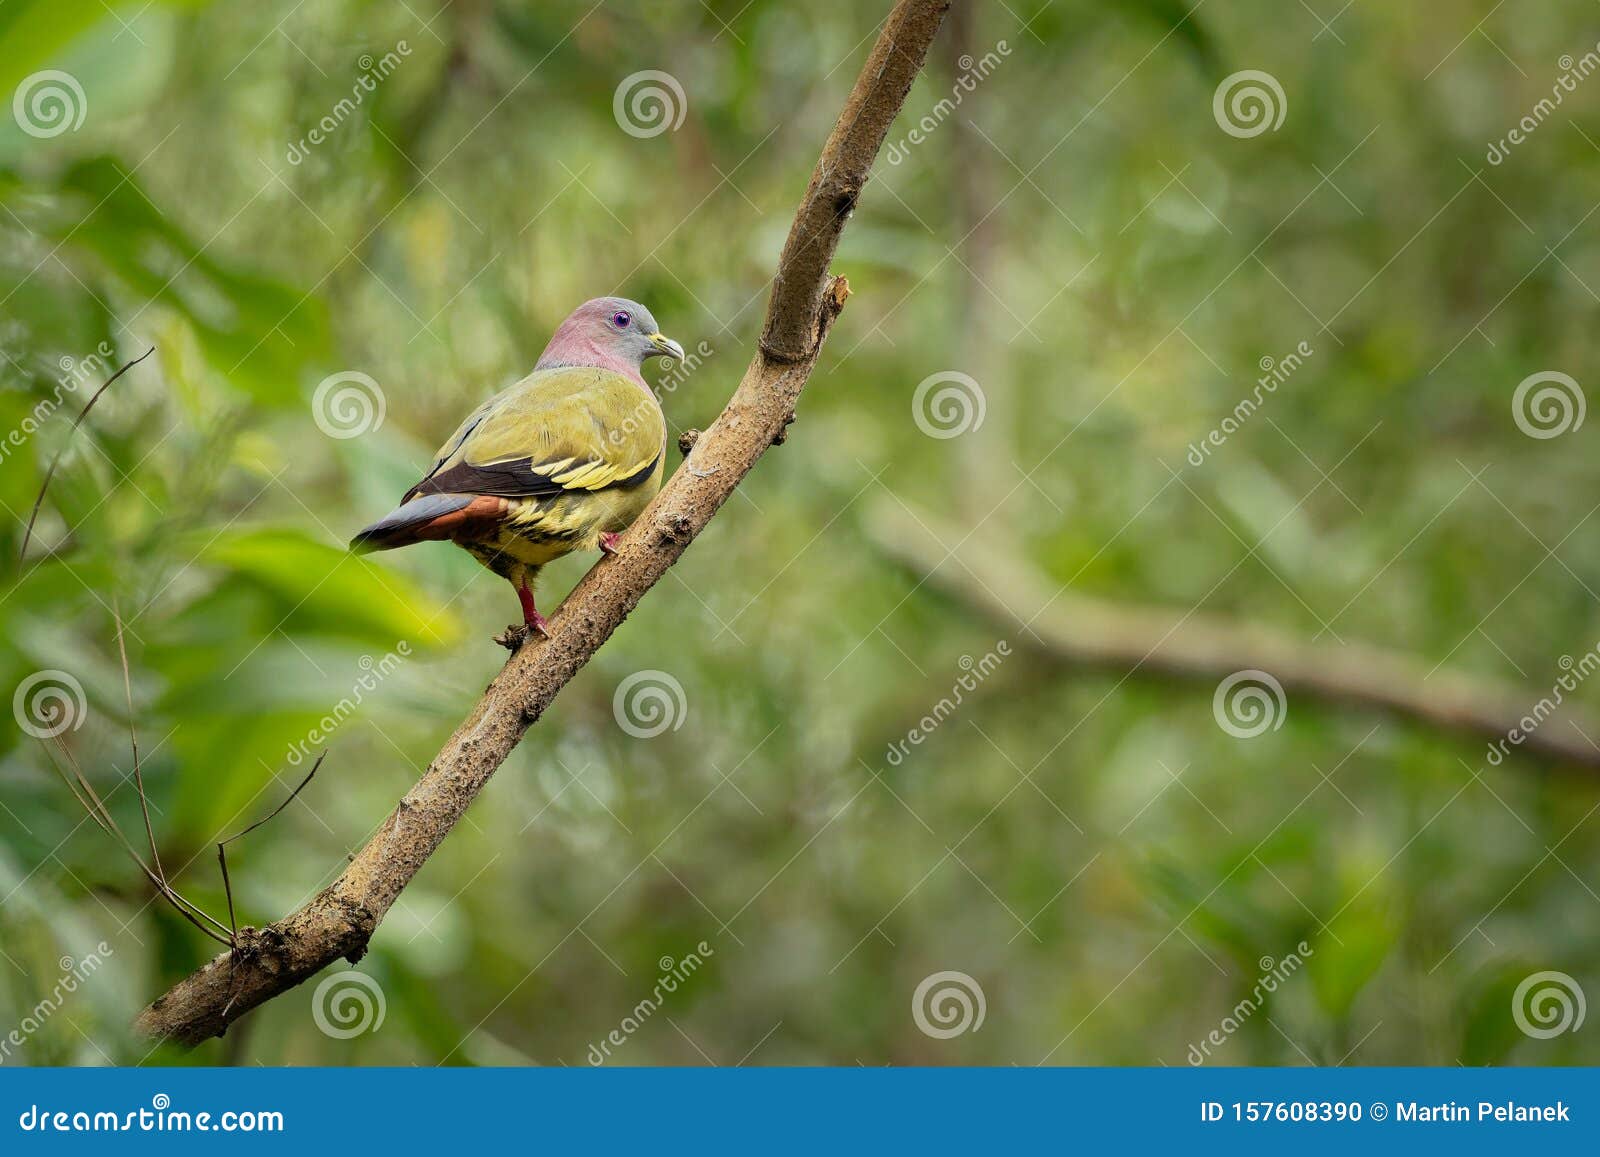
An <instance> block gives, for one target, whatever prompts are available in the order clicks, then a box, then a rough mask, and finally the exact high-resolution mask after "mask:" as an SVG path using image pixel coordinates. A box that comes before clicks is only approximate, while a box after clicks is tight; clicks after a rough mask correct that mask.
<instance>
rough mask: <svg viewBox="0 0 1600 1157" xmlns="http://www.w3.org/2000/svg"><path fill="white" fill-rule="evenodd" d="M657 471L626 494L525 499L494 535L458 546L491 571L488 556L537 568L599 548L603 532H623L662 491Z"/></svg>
mask: <svg viewBox="0 0 1600 1157" xmlns="http://www.w3.org/2000/svg"><path fill="white" fill-rule="evenodd" d="M661 473H662V471H661V468H660V467H657V470H656V473H655V475H654V476H653V477H651V478H650V479H649V480H647V481H646V482H645V483H644V484H643V485H641V486H635V487H630V488H628V489H626V490H624V489H620V488H619V489H611V490H601V491H597V492H594V493H587V494H583V493H580V494H573V495H562V496H561V497H559V498H555V499H544V500H538V499H528V500H525V501H523V502H521V503H520V504H519V507H518V509H517V510H516V511H515V512H514V513H513V514H512V515H511V516H510V517H509V518H508V519H506V521H505V522H504V523H503V524H502V525H501V526H500V527H499V529H498V530H497V531H496V533H495V534H494V535H493V537H490V538H487V539H483V540H480V541H477V542H473V543H470V544H469V543H462V544H461V545H463V546H465V547H467V549H468V550H470V551H472V553H473V554H474V555H475V556H477V557H478V559H479V561H480V562H483V563H484V565H485V566H489V567H490V568H491V569H496V568H495V566H494V561H492V556H493V555H500V556H503V557H505V558H510V559H514V560H515V561H517V562H519V563H521V564H523V565H524V566H528V567H541V566H544V565H545V564H546V563H550V562H554V561H555V560H556V559H558V558H561V557H563V556H564V555H568V554H571V553H572V552H573V551H576V550H598V549H599V548H600V534H601V532H602V531H613V532H615V531H621V530H626V529H627V528H628V526H629V525H631V524H632V522H633V520H634V519H635V518H637V517H639V515H640V514H641V513H642V512H643V511H644V508H645V507H646V506H648V505H649V503H650V499H652V498H654V497H655V494H656V491H657V490H659V489H660V488H661ZM496 561H497V560H496Z"/></svg>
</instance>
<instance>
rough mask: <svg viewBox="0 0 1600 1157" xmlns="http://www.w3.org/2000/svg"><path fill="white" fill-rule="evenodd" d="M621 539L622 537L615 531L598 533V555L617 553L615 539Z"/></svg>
mask: <svg viewBox="0 0 1600 1157" xmlns="http://www.w3.org/2000/svg"><path fill="white" fill-rule="evenodd" d="M621 537H622V535H621V534H619V533H618V532H617V531H614V530H602V531H601V532H600V553H601V554H616V553H617V539H619V538H621Z"/></svg>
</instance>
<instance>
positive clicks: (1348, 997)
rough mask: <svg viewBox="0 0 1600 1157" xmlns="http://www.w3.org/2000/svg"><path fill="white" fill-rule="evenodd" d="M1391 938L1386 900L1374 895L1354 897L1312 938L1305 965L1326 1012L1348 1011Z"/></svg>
mask: <svg viewBox="0 0 1600 1157" xmlns="http://www.w3.org/2000/svg"><path fill="white" fill-rule="evenodd" d="M1395 939H1396V929H1395V926H1394V921H1393V920H1392V919H1391V917H1390V915H1389V908H1388V904H1387V903H1386V902H1384V900H1383V899H1382V898H1380V897H1378V896H1369V895H1362V896H1359V897H1357V898H1356V899H1355V900H1354V901H1353V902H1349V903H1347V905H1346V907H1345V909H1344V911H1342V912H1341V913H1339V915H1337V916H1335V917H1334V918H1333V920H1332V921H1330V922H1329V924H1328V926H1327V927H1326V928H1325V929H1323V931H1322V933H1321V935H1319V936H1318V937H1317V939H1316V946H1315V949H1314V951H1313V953H1312V956H1311V959H1310V961H1309V962H1308V967H1307V971H1308V972H1309V973H1310V974H1311V988H1312V991H1313V992H1314V993H1316V997H1317V1003H1318V1004H1320V1005H1321V1006H1322V1008H1323V1009H1324V1011H1326V1012H1327V1013H1328V1015H1329V1016H1331V1017H1335V1018H1341V1019H1342V1018H1343V1017H1346V1016H1348V1015H1349V1014H1350V1009H1351V1007H1352V1006H1353V1005H1354V1004H1355V1000H1356V997H1357V996H1359V995H1360V994H1361V990H1362V989H1363V988H1365V987H1366V985H1367V982H1368V981H1370V980H1371V979H1372V978H1373V976H1374V975H1376V974H1377V971H1378V969H1379V968H1380V967H1382V965H1383V962H1384V960H1385V959H1387V958H1388V955H1389V950H1390V949H1391V948H1393V947H1394V943H1395Z"/></svg>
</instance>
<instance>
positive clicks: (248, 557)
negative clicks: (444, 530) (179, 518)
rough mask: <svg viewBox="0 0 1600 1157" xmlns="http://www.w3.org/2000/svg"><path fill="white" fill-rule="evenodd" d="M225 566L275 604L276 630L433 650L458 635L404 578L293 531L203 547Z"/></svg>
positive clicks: (207, 556)
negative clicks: (406, 644)
mask: <svg viewBox="0 0 1600 1157" xmlns="http://www.w3.org/2000/svg"><path fill="white" fill-rule="evenodd" d="M201 557H202V559H203V560H204V561H205V562H207V563H210V564H212V565H215V566H220V567H224V568H226V569H227V570H229V571H231V572H232V573H233V574H234V575H235V576H236V577H237V578H239V579H242V580H244V581H246V582H249V583H252V584H254V585H255V586H257V587H258V588H260V589H261V590H263V591H265V592H267V593H268V594H270V595H272V596H273V597H274V598H275V599H276V600H277V602H278V604H279V605H278V608H277V609H278V612H279V616H280V620H281V621H280V627H281V629H283V630H285V631H288V632H290V633H291V634H293V633H294V632H295V631H308V632H313V633H323V634H336V635H346V636H350V637H355V638H363V639H366V638H375V639H378V640H380V641H389V642H394V641H398V640H405V641H407V642H409V643H410V644H411V645H413V646H423V647H437V646H444V645H446V644H448V643H451V642H453V641H455V640H456V639H457V638H458V637H459V636H460V634H461V625H460V622H459V620H457V618H456V617H455V616H454V615H453V614H451V613H450V612H449V611H448V610H447V609H446V608H445V607H443V606H441V605H438V604H437V603H435V602H434V600H433V599H431V598H430V597H429V596H428V595H426V594H425V593H423V592H422V591H420V590H418V589H417V588H416V587H415V585H414V584H412V583H411V582H410V581H408V580H407V579H405V578H403V577H401V576H400V575H398V574H396V573H395V572H394V571H392V570H388V569H386V568H384V567H382V566H380V565H379V564H377V563H374V562H372V561H371V560H369V559H366V558H362V557H360V556H357V555H353V554H351V553H350V552H349V551H347V550H345V549H344V548H343V547H332V546H328V545H326V544H324V543H320V542H318V541H316V540H315V539H313V538H311V537H310V536H309V535H307V534H304V533H302V532H301V531H297V530H280V529H255V530H245V531H237V532H232V533H229V534H226V535H224V536H222V537H220V538H218V539H217V540H216V541H215V542H213V543H211V544H210V545H209V546H207V547H205V549H204V551H203V552H202V556H201Z"/></svg>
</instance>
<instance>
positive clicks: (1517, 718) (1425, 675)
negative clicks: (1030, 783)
mask: <svg viewBox="0 0 1600 1157" xmlns="http://www.w3.org/2000/svg"><path fill="white" fill-rule="evenodd" d="M866 526H867V530H868V533H869V534H870V536H871V537H872V539H873V541H874V542H876V543H877V544H878V546H879V548H880V549H881V550H883V551H884V552H885V553H886V554H887V555H889V556H890V557H891V558H894V559H897V560H898V561H899V562H901V563H902V564H904V565H905V566H906V567H908V568H909V569H910V570H911V572H912V573H913V574H915V575H917V576H920V577H923V578H925V579H926V580H927V581H928V582H929V583H930V584H932V585H933V586H935V587H938V588H939V589H941V590H943V591H944V592H945V593H947V594H948V595H950V596H951V597H953V598H955V599H957V600H958V601H960V602H961V603H962V604H964V605H965V606H967V607H969V608H971V609H972V610H973V611H976V612H977V613H979V614H981V615H982V616H983V617H984V618H986V619H988V620H989V621H990V622H991V623H993V624H994V625H995V627H996V628H997V629H998V630H1000V631H1002V632H1004V634H1005V635H1006V637H1007V638H1008V639H1014V640H1017V641H1018V642H1020V643H1021V644H1022V645H1023V646H1025V647H1031V648H1033V649H1035V650H1037V651H1039V652H1040V653H1041V654H1043V655H1045V656H1047V657H1049V658H1050V659H1052V660H1054V661H1056V662H1059V663H1064V664H1067V665H1069V666H1082V667H1099V668H1103V669H1105V670H1108V671H1112V672H1115V673H1118V674H1122V675H1136V674H1145V675H1170V676H1174V677H1176V678H1180V679H1195V680H1201V681H1204V682H1207V683H1216V682H1218V681H1220V680H1223V679H1226V678H1227V677H1229V676H1230V675H1233V674H1236V673H1238V672H1241V671H1246V670H1256V671H1265V672H1267V673H1268V674H1270V675H1271V676H1272V677H1274V678H1275V679H1277V680H1278V681H1279V682H1280V683H1281V684H1282V685H1283V687H1284V689H1285V690H1287V691H1289V692H1290V693H1291V694H1293V693H1299V694H1301V695H1304V696H1306V697H1307V698H1310V699H1316V700H1323V701H1328V702H1333V703H1344V704H1353V705H1356V706H1360V707H1372V708H1377V709H1379V710H1382V711H1390V712H1394V713H1395V714H1397V715H1401V716H1405V717H1407V718H1410V719H1414V720H1417V721H1419V722H1422V723H1426V724H1429V725H1431V726H1434V727H1442V728H1446V729H1450V730H1456V731H1463V732H1466V733H1468V734H1471V735H1475V736H1478V737H1479V738H1482V739H1487V740H1488V741H1489V742H1490V744H1491V745H1493V744H1495V743H1497V742H1498V743H1501V744H1502V745H1503V746H1504V747H1505V750H1502V751H1501V753H1500V755H1499V756H1498V757H1497V758H1495V760H1494V762H1496V763H1498V762H1500V761H1501V760H1502V759H1503V758H1504V756H1505V754H1506V751H1508V750H1509V749H1510V748H1511V747H1520V748H1521V749H1522V750H1525V751H1528V752H1533V753H1537V754H1539V755H1542V756H1544V757H1546V758H1548V759H1551V760H1554V761H1555V762H1556V763H1557V764H1560V765H1567V766H1570V767H1575V768H1581V769H1584V770H1586V771H1589V772H1594V771H1596V770H1600V745H1597V744H1596V743H1595V742H1594V740H1593V739H1592V738H1591V737H1592V736H1596V735H1600V722H1597V720H1596V718H1595V716H1593V715H1592V714H1590V713H1588V712H1586V711H1584V710H1582V709H1581V708H1578V707H1574V706H1573V705H1572V704H1570V703H1567V704H1562V705H1560V706H1558V707H1555V708H1554V709H1553V710H1552V709H1550V704H1549V699H1550V695H1551V693H1550V692H1549V691H1538V690H1534V689H1533V688H1530V687H1517V686H1515V685H1513V684H1509V683H1503V682H1496V681H1493V680H1488V679H1484V678H1481V677H1474V676H1470V675H1463V674H1462V673H1460V672H1458V671H1451V670H1448V669H1441V668H1440V667H1439V666H1438V665H1435V666H1433V667H1431V668H1430V666H1429V665H1428V664H1427V663H1426V662H1425V661H1423V660H1421V659H1418V658H1416V657H1414V656H1412V655H1407V654H1404V653H1403V652H1399V651H1393V650H1389V649H1387V648H1383V647H1375V646H1372V645H1370V644H1365V643H1354V642H1350V643H1341V644H1332V643H1329V644H1318V643H1313V642H1311V641H1309V640H1307V639H1305V638H1300V637H1296V636H1294V635H1291V634H1288V633H1286V632H1283V631H1278V630H1273V629H1271V628H1269V627H1264V626H1261V625H1260V624H1256V623H1251V622H1249V621H1246V620H1233V619H1227V618H1223V617H1222V616H1219V615H1214V614H1208V613H1206V612H1203V611H1196V610H1189V611H1180V610H1178V609H1175V608H1168V607H1156V606H1138V605H1134V604H1130V603H1119V602H1115V601H1112V600H1110V599H1097V598H1091V597H1088V596H1086V595H1082V594H1078V593H1076V592H1074V591H1071V590H1069V589H1067V588H1066V587H1063V586H1061V585H1059V584H1058V583H1055V582H1052V581H1050V580H1049V579H1048V578H1046V576H1044V575H1042V574H1040V573H1039V572H1038V570H1037V569H1035V568H1034V567H1032V566H1031V565H1030V564H1029V563H1028V562H1027V561H1026V560H1025V559H1022V558H1020V557H1018V556H1017V554H1016V553H1015V552H1014V551H1012V550H1011V549H1010V548H1009V547H1007V546H1006V545H1005V544H1004V543H1001V542H997V541H995V540H994V539H993V537H992V536H985V535H982V534H967V533H964V532H963V531H962V530H961V529H960V528H959V527H958V526H954V525H951V524H949V523H947V522H942V521H941V520H940V519H939V518H938V517H936V516H935V515H932V514H930V513H929V512H927V511H913V510H912V509H911V508H909V507H908V506H906V505H905V504H904V503H902V502H898V501H896V500H893V499H888V498H885V499H879V500H876V501H874V502H873V503H872V505H871V506H870V508H869V509H868V510H867V512H866ZM1541 701H1544V705H1543V706H1541ZM1530 720H1533V721H1535V722H1533V723H1532V726H1531V727H1530V726H1529V722H1530ZM1512 735H1517V736H1520V738H1518V739H1517V740H1516V741H1515V742H1514V743H1512V742H1511V741H1510V740H1509V738H1508V737H1510V736H1512Z"/></svg>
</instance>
